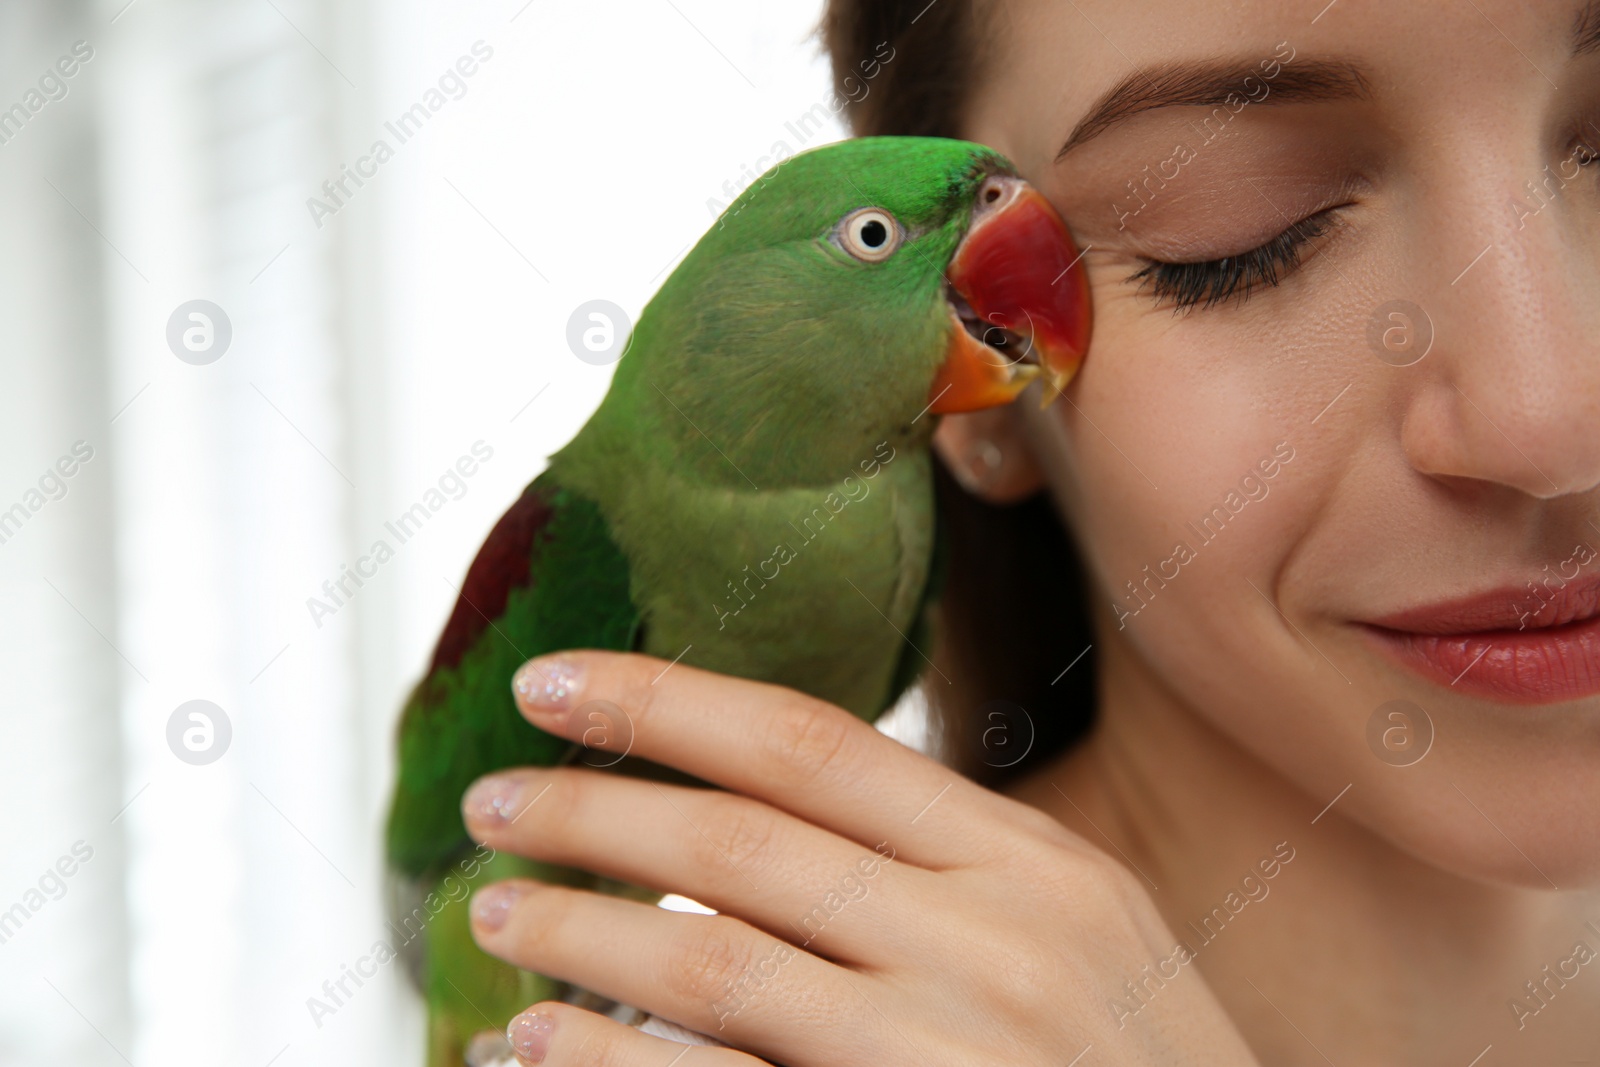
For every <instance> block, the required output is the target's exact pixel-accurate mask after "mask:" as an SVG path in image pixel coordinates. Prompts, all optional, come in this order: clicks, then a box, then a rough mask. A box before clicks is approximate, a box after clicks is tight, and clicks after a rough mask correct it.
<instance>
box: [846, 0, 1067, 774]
mask: <svg viewBox="0 0 1600 1067" xmlns="http://www.w3.org/2000/svg"><path fill="white" fill-rule="evenodd" d="M974 6H975V0H933V2H932V3H929V0H829V2H828V7H827V12H826V14H825V15H824V16H823V21H822V38H823V43H824V45H825V46H826V47H827V49H828V52H829V54H830V55H831V56H832V61H833V76H834V82H835V85H836V86H837V87H838V90H839V93H840V96H841V97H842V98H843V97H851V98H852V99H851V102H850V103H849V104H848V105H847V111H846V116H847V118H848V120H849V122H850V125H851V128H852V129H853V130H854V131H855V132H856V133H857V134H859V135H862V136H876V135H901V136H928V137H960V136H961V135H962V130H961V118H962V110H963V108H964V107H965V104H966V100H967V96H968V94H969V93H970V91H971V88H972V85H973V84H974V82H975V81H976V79H977V77H978V76H979V73H980V66H981V64H982V61H983V53H984V50H985V43H986V42H985V41H984V39H983V36H982V34H981V32H980V31H979V27H978V25H977V17H976V13H975V11H974ZM885 43H887V44H888V45H889V46H890V47H892V48H893V49H894V51H893V53H892V58H891V59H889V60H888V61H887V62H884V63H882V64H881V66H880V67H879V69H878V70H877V72H876V75H875V77H874V78H873V80H872V82H871V85H870V90H869V91H868V92H867V93H866V94H865V95H863V96H860V98H859V99H855V98H854V97H853V94H851V93H848V92H847V91H846V90H847V89H852V88H856V89H858V87H859V84H860V73H861V69H862V68H861V62H862V61H863V60H864V59H866V58H867V57H872V56H875V55H877V56H880V58H881V53H879V51H878V50H879V49H881V48H882V47H883V45H884V44H885ZM934 467H935V486H936V491H937V494H938V506H939V523H940V538H941V542H942V549H943V551H944V552H945V553H946V563H947V570H946V572H945V577H944V587H943V591H942V593H941V595H940V598H939V606H938V608H937V609H936V614H935V623H936V632H937V634H938V638H937V640H936V643H935V646H934V651H933V662H934V665H935V667H936V668H937V670H930V671H928V672H927V673H926V675H925V677H924V686H923V688H924V690H925V692H926V693H927V694H928V698H929V702H930V704H931V706H932V709H933V725H934V729H935V736H936V738H937V741H938V748H939V754H940V755H941V756H942V757H943V758H944V759H945V761H946V762H947V763H949V764H950V765H951V766H953V767H955V768H956V769H957V770H959V771H961V772H962V773H964V774H967V775H970V776H971V777H973V778H975V779H977V780H978V781H980V782H984V783H985V784H989V785H995V784H998V783H1000V782H1002V781H1004V780H1005V779H1007V778H1009V777H1011V776H1013V775H1016V774H1018V773H1021V772H1023V771H1026V770H1027V769H1029V768H1031V767H1033V766H1037V765H1038V764H1039V763H1040V762H1042V761H1045V760H1047V759H1049V758H1050V757H1052V756H1054V755H1057V754H1059V753H1060V752H1062V751H1064V750H1065V749H1067V748H1068V747H1070V746H1071V745H1072V744H1074V743H1075V742H1077V741H1078V740H1080V739H1081V738H1082V737H1083V736H1084V735H1085V734H1087V733H1088V731H1089V728H1090V727H1091V726H1092V725H1093V722H1094V713H1095V703H1096V701H1095V695H1096V688H1095V680H1096V676H1097V673H1098V672H1097V670H1096V665H1095V659H1096V657H1095V655H1094V653H1093V652H1090V653H1089V654H1088V655H1086V656H1084V657H1083V658H1082V660H1080V661H1078V662H1077V663H1076V664H1075V665H1074V666H1073V667H1072V669H1071V670H1070V671H1065V673H1063V671H1064V670H1065V668H1066V667H1067V666H1068V665H1069V664H1070V663H1072V660H1073V657H1075V656H1077V655H1078V654H1079V653H1080V652H1082V651H1083V650H1084V649H1085V648H1086V647H1088V646H1089V644H1090V643H1091V642H1092V640H1093V634H1092V630H1091V627H1090V618H1089V609H1088V601H1087V589H1086V586H1085V583H1084V580H1083V574H1082V567H1081V564H1080V563H1079V558H1078V552H1077V548H1076V546H1075V545H1073V543H1072V541H1071V538H1070V537H1069V536H1068V535H1067V533H1066V531H1065V530H1064V528H1063V527H1062V524H1061V522H1060V519H1059V518H1058V517H1057V515H1056V513H1055V511H1054V509H1053V507H1052V505H1051V502H1050V500H1049V498H1048V494H1044V493H1041V494H1037V495H1035V496H1034V497H1032V498H1030V499H1028V500H1025V501H1023V502H1021V503H1018V504H1012V505H1008V506H995V505H991V504H988V503H985V502H983V501H981V500H979V499H977V498H976V497H973V496H971V495H969V494H968V493H966V492H965V491H963V490H962V489H961V488H960V486H959V485H958V484H957V483H956V481H955V479H954V478H953V477H952V476H951V475H950V473H949V472H948V471H947V470H946V469H945V467H944V465H943V464H942V463H940V462H937V461H936V462H935V464H934ZM946 679H948V680H949V681H948V683H947V682H946ZM1018 706H1020V708H1021V709H1022V710H1023V712H1025V714H1018V712H1017V710H1016V709H1017V707H1018ZM1025 746H1031V747H1029V748H1028V752H1027V755H1026V756H1025V757H1023V758H1020V759H1019V758H1018V753H1019V752H1020V751H1021V749H1022V748H1023V747H1025Z"/></svg>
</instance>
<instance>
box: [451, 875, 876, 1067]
mask: <svg viewBox="0 0 1600 1067" xmlns="http://www.w3.org/2000/svg"><path fill="white" fill-rule="evenodd" d="M472 933H473V937H474V938H475V939H476V940H477V942H478V944H479V945H480V946H481V947H482V948H483V950H484V951H485V952H489V953H491V954H493V955H495V956H498V957H500V958H501V959H503V960H505V961H506V962H508V963H512V964H515V965H516V966H518V967H521V968H522V969H523V970H527V971H534V972H537V973H539V974H543V975H548V976H550V977H552V978H557V979H560V980H562V981H566V982H572V983H574V984H576V985H580V986H582V987H583V988H585V989H590V990H593V991H594V992H596V993H600V994H602V995H604V996H607V997H610V998H611V999H613V1000H617V1001H621V1002H622V1003H624V1004H631V1005H633V1006H634V1007H637V1008H640V1009H642V1010H644V1011H647V1012H649V1013H650V1014H652V1015H659V1016H661V1017H662V1018H663V1019H668V1020H671V1021H672V1022H675V1023H677V1024H678V1025H680V1026H685V1027H688V1028H689V1029H691V1030H695V1031H698V1032H699V1033H702V1034H710V1035H711V1036H712V1037H715V1038H717V1039H718V1040H720V1041H725V1042H727V1043H728V1044H730V1045H735V1046H737V1047H739V1048H743V1049H748V1050H749V1051H751V1052H754V1053H756V1054H757V1055H764V1056H769V1057H773V1058H781V1059H783V1062H786V1063H790V1064H791V1067H804V1065H805V1064H809V1063H818V1064H829V1065H836V1064H841V1063H845V1062H848V1061H851V1060H854V1059H856V1058H857V1056H858V1054H859V1051H860V1049H861V1047H862V1046H861V1036H862V1035H864V1034H873V1033H875V1032H876V1031H877V1030H878V1023H877V1020H876V1019H874V1018H868V1017H866V1016H865V1015H864V1014H863V1012H862V1010H861V1001H860V1000H859V998H855V997H854V995H853V993H852V989H851V985H850V983H854V984H855V985H856V986H858V987H859V986H860V985H862V984H864V983H867V982H869V981H870V979H868V978H866V977H865V976H862V975H852V974H851V973H850V972H848V971H845V970H844V969H842V968H840V967H838V966H836V965H834V964H832V963H829V962H827V961H825V960H821V959H818V958H817V957H815V956H813V955H811V954H810V953H808V952H804V951H801V950H800V949H797V948H795V947H794V946H793V945H790V944H789V943H788V942H785V941H780V940H776V939H774V938H773V937H772V936H771V935H769V934H764V933H762V932H761V931H759V930H757V929H755V928H754V927H752V926H749V925H748V924H746V923H743V922H740V921H739V920H738V919H734V918H731V917H729V916H726V915H693V914H685V913H682V912H673V911H667V910H666V909H664V908H657V907H653V906H651V905H649V904H640V903H638V902H636V901H631V900H622V899H619V898H617V897H608V896H603V895H601V894H598V893H588V892H583V891H580V890H574V889H568V888H566V887H563V886H549V885H541V884H540V883H538V882H533V881H529V880H526V879H517V880H513V881H508V882H496V883H495V884H494V885H491V886H486V887H485V888H483V889H480V890H479V891H478V893H477V894H476V895H475V896H474V897H473V902H472ZM818 1019H828V1020H830V1021H837V1025H834V1026H829V1027H823V1028H819V1027H818V1026H817V1025H816V1022H817V1020H818ZM852 1027H855V1029H852ZM800 1048H803V1049H805V1050H806V1056H805V1059H804V1060H803V1061H796V1060H795V1059H794V1056H793V1053H794V1051H795V1050H796V1049H800ZM780 1054H781V1055H780Z"/></svg>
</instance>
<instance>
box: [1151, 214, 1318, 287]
mask: <svg viewBox="0 0 1600 1067" xmlns="http://www.w3.org/2000/svg"><path fill="white" fill-rule="evenodd" d="M1331 210H1332V209H1328V210H1325V211H1319V212H1317V213H1316V214H1315V215H1310V216H1308V217H1306V218H1303V219H1301V220H1300V221H1299V222H1295V223H1291V224H1290V225H1289V226H1288V227H1287V228H1286V229H1285V230H1284V231H1283V232H1282V233H1280V234H1278V235H1277V236H1276V237H1274V238H1272V239H1271V240H1269V241H1267V242H1266V243H1265V244H1263V245H1260V246H1258V247H1256V248H1252V249H1250V251H1248V252H1240V253H1239V254H1238V255H1233V256H1223V257H1222V258H1220V259H1208V260H1202V261H1200V262H1194V263H1169V262H1163V261H1161V260H1150V261H1149V265H1148V266H1146V267H1145V268H1144V269H1143V270H1141V271H1138V272H1137V273H1135V274H1132V275H1130V276H1129V277H1128V279H1127V280H1128V281H1130V282H1131V281H1137V282H1139V283H1140V288H1146V287H1148V288H1149V290H1150V292H1151V293H1152V294H1153V295H1154V296H1155V298H1156V300H1157V302H1162V301H1171V302H1172V306H1173V310H1174V311H1182V310H1184V309H1186V308H1192V307H1195V306H1199V307H1202V308H1208V307H1211V306H1212V305H1214V304H1221V303H1224V302H1225V301H1228V300H1232V299H1238V300H1240V301H1243V300H1244V299H1246V298H1247V297H1248V296H1249V295H1250V291H1251V290H1252V289H1255V288H1256V287H1257V286H1260V285H1277V284H1278V283H1279V282H1280V281H1282V280H1283V279H1284V278H1285V277H1287V276H1288V275H1289V274H1290V273H1291V272H1292V271H1293V270H1294V269H1295V268H1296V267H1298V266H1299V265H1300V260H1301V257H1302V253H1303V252H1304V251H1305V245H1306V243H1307V242H1308V241H1311V240H1313V239H1314V238H1317V237H1320V236H1321V235H1322V234H1324V233H1326V232H1327V230H1328V227H1329V226H1330V225H1331V224H1332V220H1331V218H1330V216H1329V211H1331Z"/></svg>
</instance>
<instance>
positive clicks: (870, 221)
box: [839, 207, 900, 263]
mask: <svg viewBox="0 0 1600 1067" xmlns="http://www.w3.org/2000/svg"><path fill="white" fill-rule="evenodd" d="M839 244H840V245H841V246H843V248H844V250H845V251H846V252H849V253H850V254H851V255H852V256H855V257H856V258H857V259H859V260H861V261H863V262H865V263H882V262H883V261H884V260H886V259H888V258H889V257H890V256H892V255H894V251H895V249H897V248H899V247H900V224H899V223H897V222H896V221H895V220H894V216H893V215H891V214H889V213H888V212H887V211H883V210H881V209H880V208H875V207H864V208H862V209H861V210H859V211H852V212H851V213H850V214H848V215H846V216H845V217H844V221H842V222H841V223H839Z"/></svg>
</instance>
